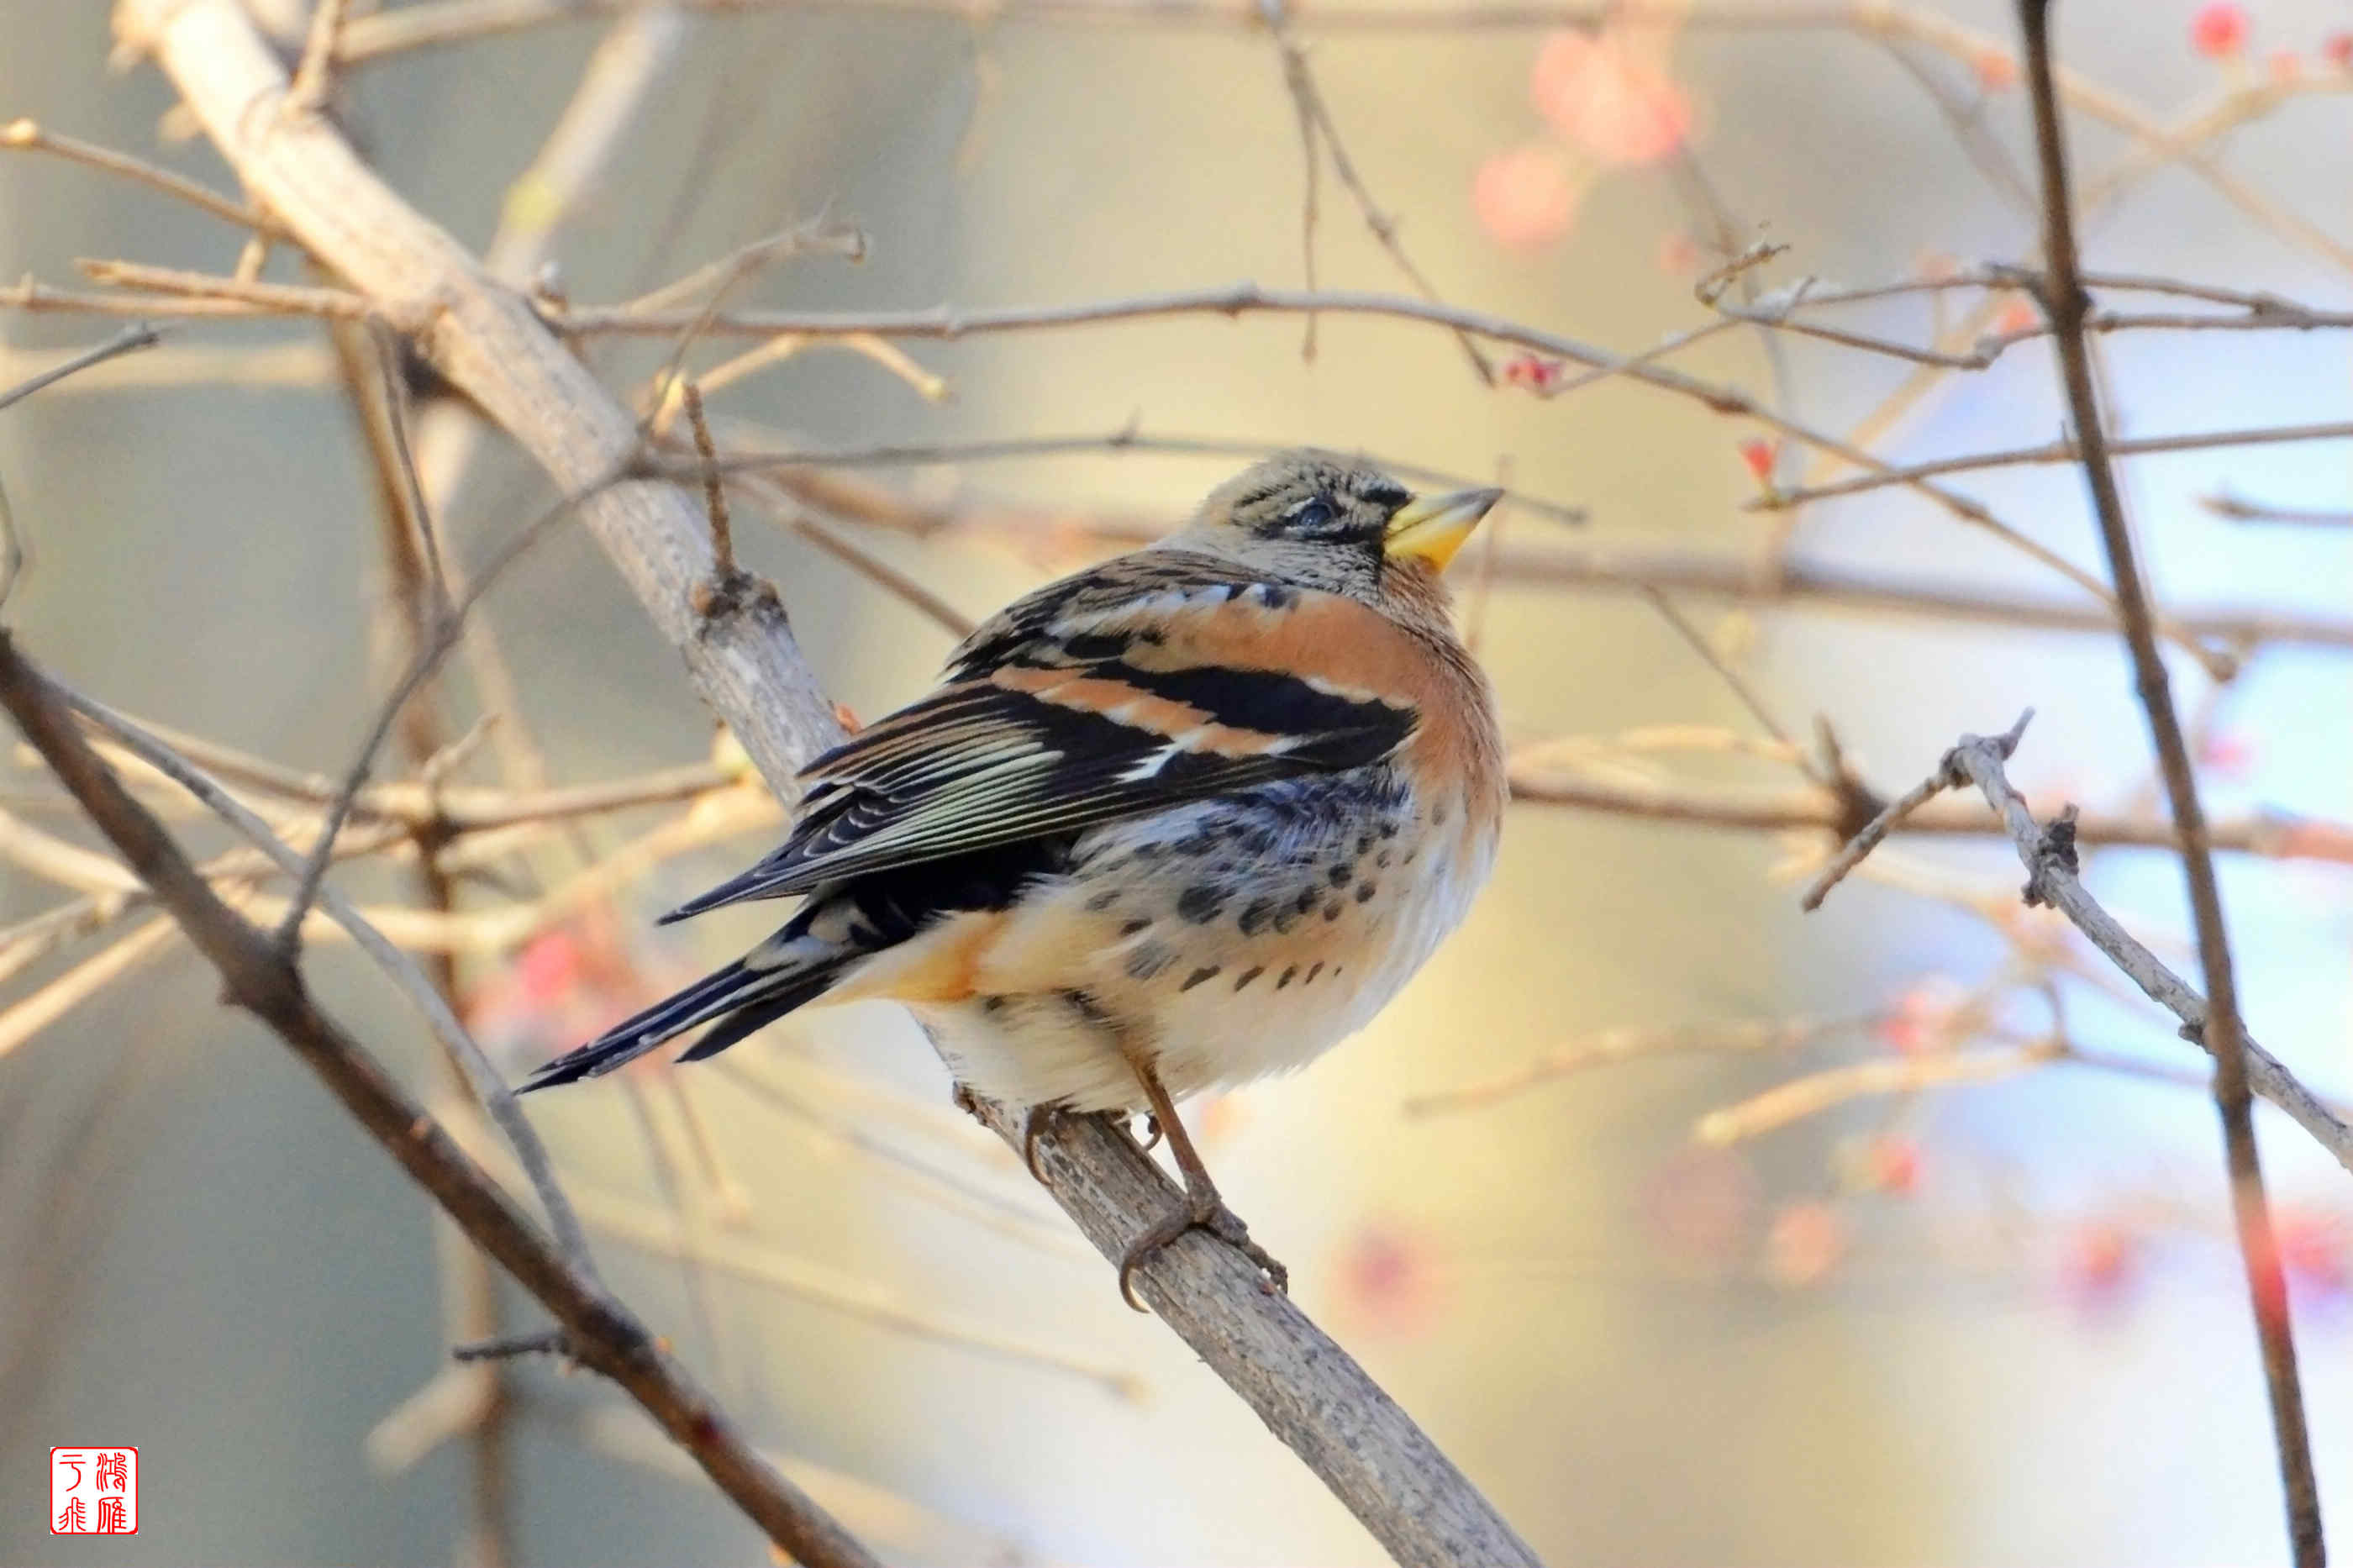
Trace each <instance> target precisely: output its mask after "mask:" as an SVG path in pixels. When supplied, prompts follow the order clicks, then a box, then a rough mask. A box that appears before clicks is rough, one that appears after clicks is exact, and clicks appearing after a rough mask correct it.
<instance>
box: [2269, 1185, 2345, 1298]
mask: <svg viewBox="0 0 2353 1568" xmlns="http://www.w3.org/2000/svg"><path fill="white" fill-rule="evenodd" d="M2272 1237H2273V1245H2274V1247H2276V1248H2277V1249H2278V1251H2279V1260H2280V1268H2282V1269H2283V1270H2284V1271H2285V1273H2286V1274H2287V1277H2288V1282H2289V1283H2290V1284H2292V1285H2296V1286H2299V1287H2301V1288H2303V1289H2307V1290H2311V1291H2313V1292H2315V1293H2316V1294H2318V1295H2323V1296H2342V1295H2344V1294H2345V1293H2346V1289H2347V1288H2348V1285H2353V1226H2348V1224H2347V1222H2346V1219H2345V1216H2344V1215H2336V1214H2329V1213H2327V1212H2326V1211H2324V1210H2320V1209H2315V1208H2307V1207H2305V1206H2303V1205H2289V1204H2283V1205H2280V1206H2279V1207H2278V1208H2276V1209H2274V1210H2273V1211H2272Z"/></svg>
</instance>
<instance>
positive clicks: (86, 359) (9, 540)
mask: <svg viewBox="0 0 2353 1568" xmlns="http://www.w3.org/2000/svg"><path fill="white" fill-rule="evenodd" d="M162 338H163V334H162V333H161V332H159V331H156V330H155V329H154V328H153V327H152V326H149V325H148V324H147V323H146V322H144V321H141V322H139V323H137V324H136V325H134V326H130V327H125V328H124V329H123V330H122V331H120V332H118V333H116V334H115V335H114V336H113V337H111V338H110V339H108V340H107V341H106V342H102V343H100V345H99V346H98V347H96V348H94V349H90V350H88V351H86V352H85V353H79V354H76V355H75V356H74V357H73V358H71V359H69V360H68V361H66V362H65V363H63V364H60V365H57V366H54V367H52V368H51V369H48V370H45V371H43V372H41V373H40V374H38V375H35V376H32V377H30V378H29V379H27V380H26V381H23V382H20V383H18V384H16V385H15V386H12V387H10V388H9V389H8V390H7V391H6V392H5V393H0V408H8V407H11V406H13V405H16V404H17V403H20V402H22V401H24V400H25V399H26V398H27V397H30V396H32V395H33V394H35V393H37V392H40V391H44V390H46V389H47V388H48V387H52V386H55V385H56V384H58V382H61V381H63V380H65V379H66V378H67V377H68V376H69V375H72V374H75V373H76V372H79V371H85V370H88V369H90V367H91V366H92V365H98V364H104V363H106V362H107V361H109V360H111V359H118V358H120V357H121V356H122V355H124V354H127V353H132V352H133V351H135V350H138V349H143V348H149V347H152V346H153V345H154V344H155V343H156V342H160V341H161V340H162ZM24 571H25V542H24V541H23V539H21V538H20V537H18V535H17V532H16V509H15V508H14V507H13V506H11V505H10V504H9V502H8V494H7V491H6V490H5V489H0V605H6V604H7V602H8V595H10V594H11V593H13V592H15V591H16V579H17V578H18V577H20V576H22V575H23V574H24Z"/></svg>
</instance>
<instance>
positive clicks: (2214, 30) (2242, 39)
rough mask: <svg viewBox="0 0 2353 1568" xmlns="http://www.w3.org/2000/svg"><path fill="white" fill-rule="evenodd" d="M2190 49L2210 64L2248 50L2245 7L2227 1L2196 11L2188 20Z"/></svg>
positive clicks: (2218, 1)
mask: <svg viewBox="0 0 2353 1568" xmlns="http://www.w3.org/2000/svg"><path fill="white" fill-rule="evenodd" d="M2189 47H2191V48H2193V49H2196V50H2197V51H2198V52H2199V53H2200V54H2201V55H2204V56H2205V57H2206V58H2208V59H2210V60H2224V59H2229V58H2232V56H2234V55H2236V54H2238V53H2239V51H2240V50H2242V49H2243V48H2245V47H2247V12H2246V7H2244V6H2243V5H2231V4H2229V3H2228V0H2214V4H2212V5H2200V7H2198V14H2197V15H2196V16H2192V17H2190V18H2189Z"/></svg>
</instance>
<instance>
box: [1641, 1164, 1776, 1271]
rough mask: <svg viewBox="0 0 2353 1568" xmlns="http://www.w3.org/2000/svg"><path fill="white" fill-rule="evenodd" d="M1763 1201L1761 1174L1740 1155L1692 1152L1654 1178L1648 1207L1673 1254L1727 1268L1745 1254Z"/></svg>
mask: <svg viewBox="0 0 2353 1568" xmlns="http://www.w3.org/2000/svg"><path fill="white" fill-rule="evenodd" d="M1761 1199H1762V1194H1760V1192H1759V1191H1758V1188H1757V1173H1756V1172H1755V1171H1754V1170H1752V1169H1751V1168H1750V1167H1749V1163H1748V1160H1747V1158H1746V1156H1745V1155H1744V1154H1742V1153H1741V1152H1739V1151H1738V1150H1736V1149H1715V1148H1704V1147H1687V1148H1684V1149H1682V1150H1679V1151H1677V1152H1675V1153H1674V1154H1672V1155H1671V1156H1670V1157H1669V1158H1668V1159H1667V1160H1666V1162H1665V1163H1663V1164H1662V1165H1661V1166H1660V1167H1659V1169H1658V1170H1657V1171H1656V1172H1654V1173H1652V1175H1651V1180H1650V1183H1649V1186H1648V1190H1647V1191H1646V1193H1645V1194H1644V1198H1643V1208H1644V1210H1645V1212H1646V1213H1647V1215H1648V1216H1649V1218H1650V1221H1651V1225H1652V1226H1653V1227H1654V1228H1655V1229H1656V1231H1657V1234H1658V1237H1659V1240H1660V1242H1661V1243H1662V1245H1663V1246H1664V1247H1665V1248H1666V1250H1667V1251H1668V1252H1669V1253H1671V1254H1672V1255H1673V1256H1674V1257H1676V1258H1682V1259H1683V1260H1684V1261H1686V1262H1691V1263H1699V1264H1717V1265H1722V1264H1725V1263H1728V1262H1730V1261H1731V1260H1732V1258H1733V1257H1734V1255H1735V1253H1736V1252H1737V1251H1739V1250H1742V1248H1743V1243H1744V1241H1745V1240H1746V1237H1748V1236H1749V1234H1750V1226H1752V1225H1753V1224H1754V1223H1755V1221H1756V1217H1757V1205H1758V1204H1759V1203H1760V1202H1761Z"/></svg>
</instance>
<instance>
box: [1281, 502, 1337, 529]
mask: <svg viewBox="0 0 2353 1568" xmlns="http://www.w3.org/2000/svg"><path fill="white" fill-rule="evenodd" d="M1331 526H1332V503H1331V502H1330V501H1327V500H1312V501H1309V502H1307V503H1306V504H1305V505H1303V506H1302V507H1300V508H1299V509H1298V510H1296V511H1293V513H1292V514H1291V527H1292V531H1293V532H1295V533H1321V532H1322V531H1324V530H1325V529H1327V528H1329V527H1331Z"/></svg>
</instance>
